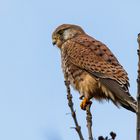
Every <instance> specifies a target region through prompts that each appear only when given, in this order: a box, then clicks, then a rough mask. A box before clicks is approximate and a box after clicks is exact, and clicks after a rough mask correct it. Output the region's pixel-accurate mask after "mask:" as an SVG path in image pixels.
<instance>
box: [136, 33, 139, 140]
mask: <svg viewBox="0 0 140 140" xmlns="http://www.w3.org/2000/svg"><path fill="white" fill-rule="evenodd" d="M137 41H138V44H139V48H138V78H137V85H138V86H137V88H138V91H137V104H138V112H137V140H140V33H139V34H138V39H137Z"/></svg>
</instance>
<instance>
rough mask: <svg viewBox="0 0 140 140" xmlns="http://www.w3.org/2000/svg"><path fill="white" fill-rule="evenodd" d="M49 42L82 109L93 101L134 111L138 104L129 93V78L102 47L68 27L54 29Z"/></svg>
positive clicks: (90, 38)
mask: <svg viewBox="0 0 140 140" xmlns="http://www.w3.org/2000/svg"><path fill="white" fill-rule="evenodd" d="M52 42H53V44H54V45H55V44H56V45H57V47H58V48H59V49H60V51H61V59H62V69H63V72H64V77H65V78H66V77H67V78H68V80H69V81H70V84H71V85H72V86H73V87H74V88H75V89H76V90H78V91H79V93H80V98H81V99H82V102H81V108H82V109H83V110H85V109H86V106H87V105H88V104H89V103H90V99H92V98H94V99H96V100H99V101H101V100H103V99H105V100H111V101H112V102H113V103H114V104H115V105H116V106H122V107H124V108H126V109H128V110H131V111H132V112H136V111H137V102H136V101H135V99H134V98H133V97H132V96H131V95H130V93H129V89H128V87H129V79H128V75H127V73H126V71H125V70H124V69H123V67H122V66H121V64H120V63H119V61H118V60H117V59H116V57H115V56H114V55H113V53H112V52H111V51H110V50H109V48H108V47H107V46H106V45H105V44H103V43H102V42H100V41H98V40H96V39H94V38H92V37H91V36H89V35H88V34H86V33H85V31H84V30H83V29H82V28H81V27H80V26H77V25H71V24H63V25H60V26H59V27H57V28H56V29H55V31H54V32H53V34H52Z"/></svg>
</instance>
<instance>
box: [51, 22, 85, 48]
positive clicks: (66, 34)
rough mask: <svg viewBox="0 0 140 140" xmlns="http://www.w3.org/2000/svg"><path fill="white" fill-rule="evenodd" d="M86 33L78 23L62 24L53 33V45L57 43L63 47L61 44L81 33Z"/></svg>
mask: <svg viewBox="0 0 140 140" xmlns="http://www.w3.org/2000/svg"><path fill="white" fill-rule="evenodd" d="M83 33H85V32H84V31H83V29H82V28H81V27H80V26H78V25H72V24H62V25H60V26H58V27H57V28H56V29H55V31H54V32H53V34H52V43H53V45H57V47H59V48H61V45H62V44H63V43H64V42H65V41H67V40H69V39H71V38H73V37H75V36H77V35H79V34H83Z"/></svg>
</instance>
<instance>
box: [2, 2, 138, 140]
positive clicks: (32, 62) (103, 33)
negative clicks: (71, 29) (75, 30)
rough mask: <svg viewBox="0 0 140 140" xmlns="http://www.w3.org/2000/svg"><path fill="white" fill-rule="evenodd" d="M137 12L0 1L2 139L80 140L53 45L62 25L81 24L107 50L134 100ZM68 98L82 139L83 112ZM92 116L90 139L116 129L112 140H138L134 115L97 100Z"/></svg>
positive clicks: (103, 5) (108, 5) (131, 7)
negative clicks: (121, 70) (124, 75)
mask: <svg viewBox="0 0 140 140" xmlns="http://www.w3.org/2000/svg"><path fill="white" fill-rule="evenodd" d="M139 7H140V1H139V0H133V1H131V0H123V1H122V0H117V1H113V0H105V1H103V0H70V1H66V0H59V1H58V0H50V1H49V0H0V139H1V140H78V136H77V134H76V132H75V130H73V129H70V127H73V126H74V124H73V120H72V118H71V115H70V114H69V113H70V111H69V108H68V106H67V100H66V89H65V86H64V83H63V81H64V78H63V74H62V70H61V63H60V51H59V49H57V48H56V47H54V46H52V43H51V42H52V41H51V34H52V32H53V31H54V29H55V28H56V27H57V26H58V25H60V24H63V23H71V24H78V25H80V26H82V27H83V29H84V30H85V31H86V32H87V33H88V34H89V35H91V36H93V37H94V38H96V39H98V40H101V41H102V42H103V43H105V44H106V45H107V46H108V47H109V48H110V49H111V50H112V52H113V53H114V54H115V55H116V57H117V58H118V60H119V61H120V63H121V64H122V65H123V66H124V68H125V70H126V71H127V72H128V74H129V78H130V84H131V87H130V92H131V94H132V96H133V97H136V92H137V89H136V87H137V84H136V78H137V46H138V45H137V34H138V33H139V32H140V10H139ZM72 94H73V97H74V104H75V109H76V113H77V115H78V120H79V122H80V124H81V125H82V132H83V134H84V137H85V138H86V139H87V129H86V120H85V112H84V111H82V110H81V109H80V107H79V105H80V101H79V95H78V93H77V92H76V91H74V90H72ZM91 110H92V114H93V134H94V137H95V138H97V137H98V136H99V135H103V136H106V135H108V134H109V132H110V131H114V132H116V133H117V140H135V133H136V132H135V127H136V116H135V114H134V113H131V112H130V111H127V110H125V109H123V108H121V109H118V108H116V107H115V106H114V105H113V104H112V103H110V102H109V103H107V102H104V103H99V102H97V101H93V104H92V109H91ZM67 114H68V115H67Z"/></svg>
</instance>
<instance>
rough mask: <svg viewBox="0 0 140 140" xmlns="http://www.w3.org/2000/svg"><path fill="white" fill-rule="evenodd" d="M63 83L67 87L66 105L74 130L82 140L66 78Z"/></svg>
mask: <svg viewBox="0 0 140 140" xmlns="http://www.w3.org/2000/svg"><path fill="white" fill-rule="evenodd" d="M65 85H66V88H67V99H68V105H69V107H70V110H71V115H72V118H73V120H74V123H75V130H76V132H77V133H78V135H79V138H80V140H84V138H83V135H82V132H81V126H80V125H79V124H78V121H77V117H76V113H75V111H74V108H73V102H72V94H71V92H70V82H69V81H67V80H66V81H65Z"/></svg>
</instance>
